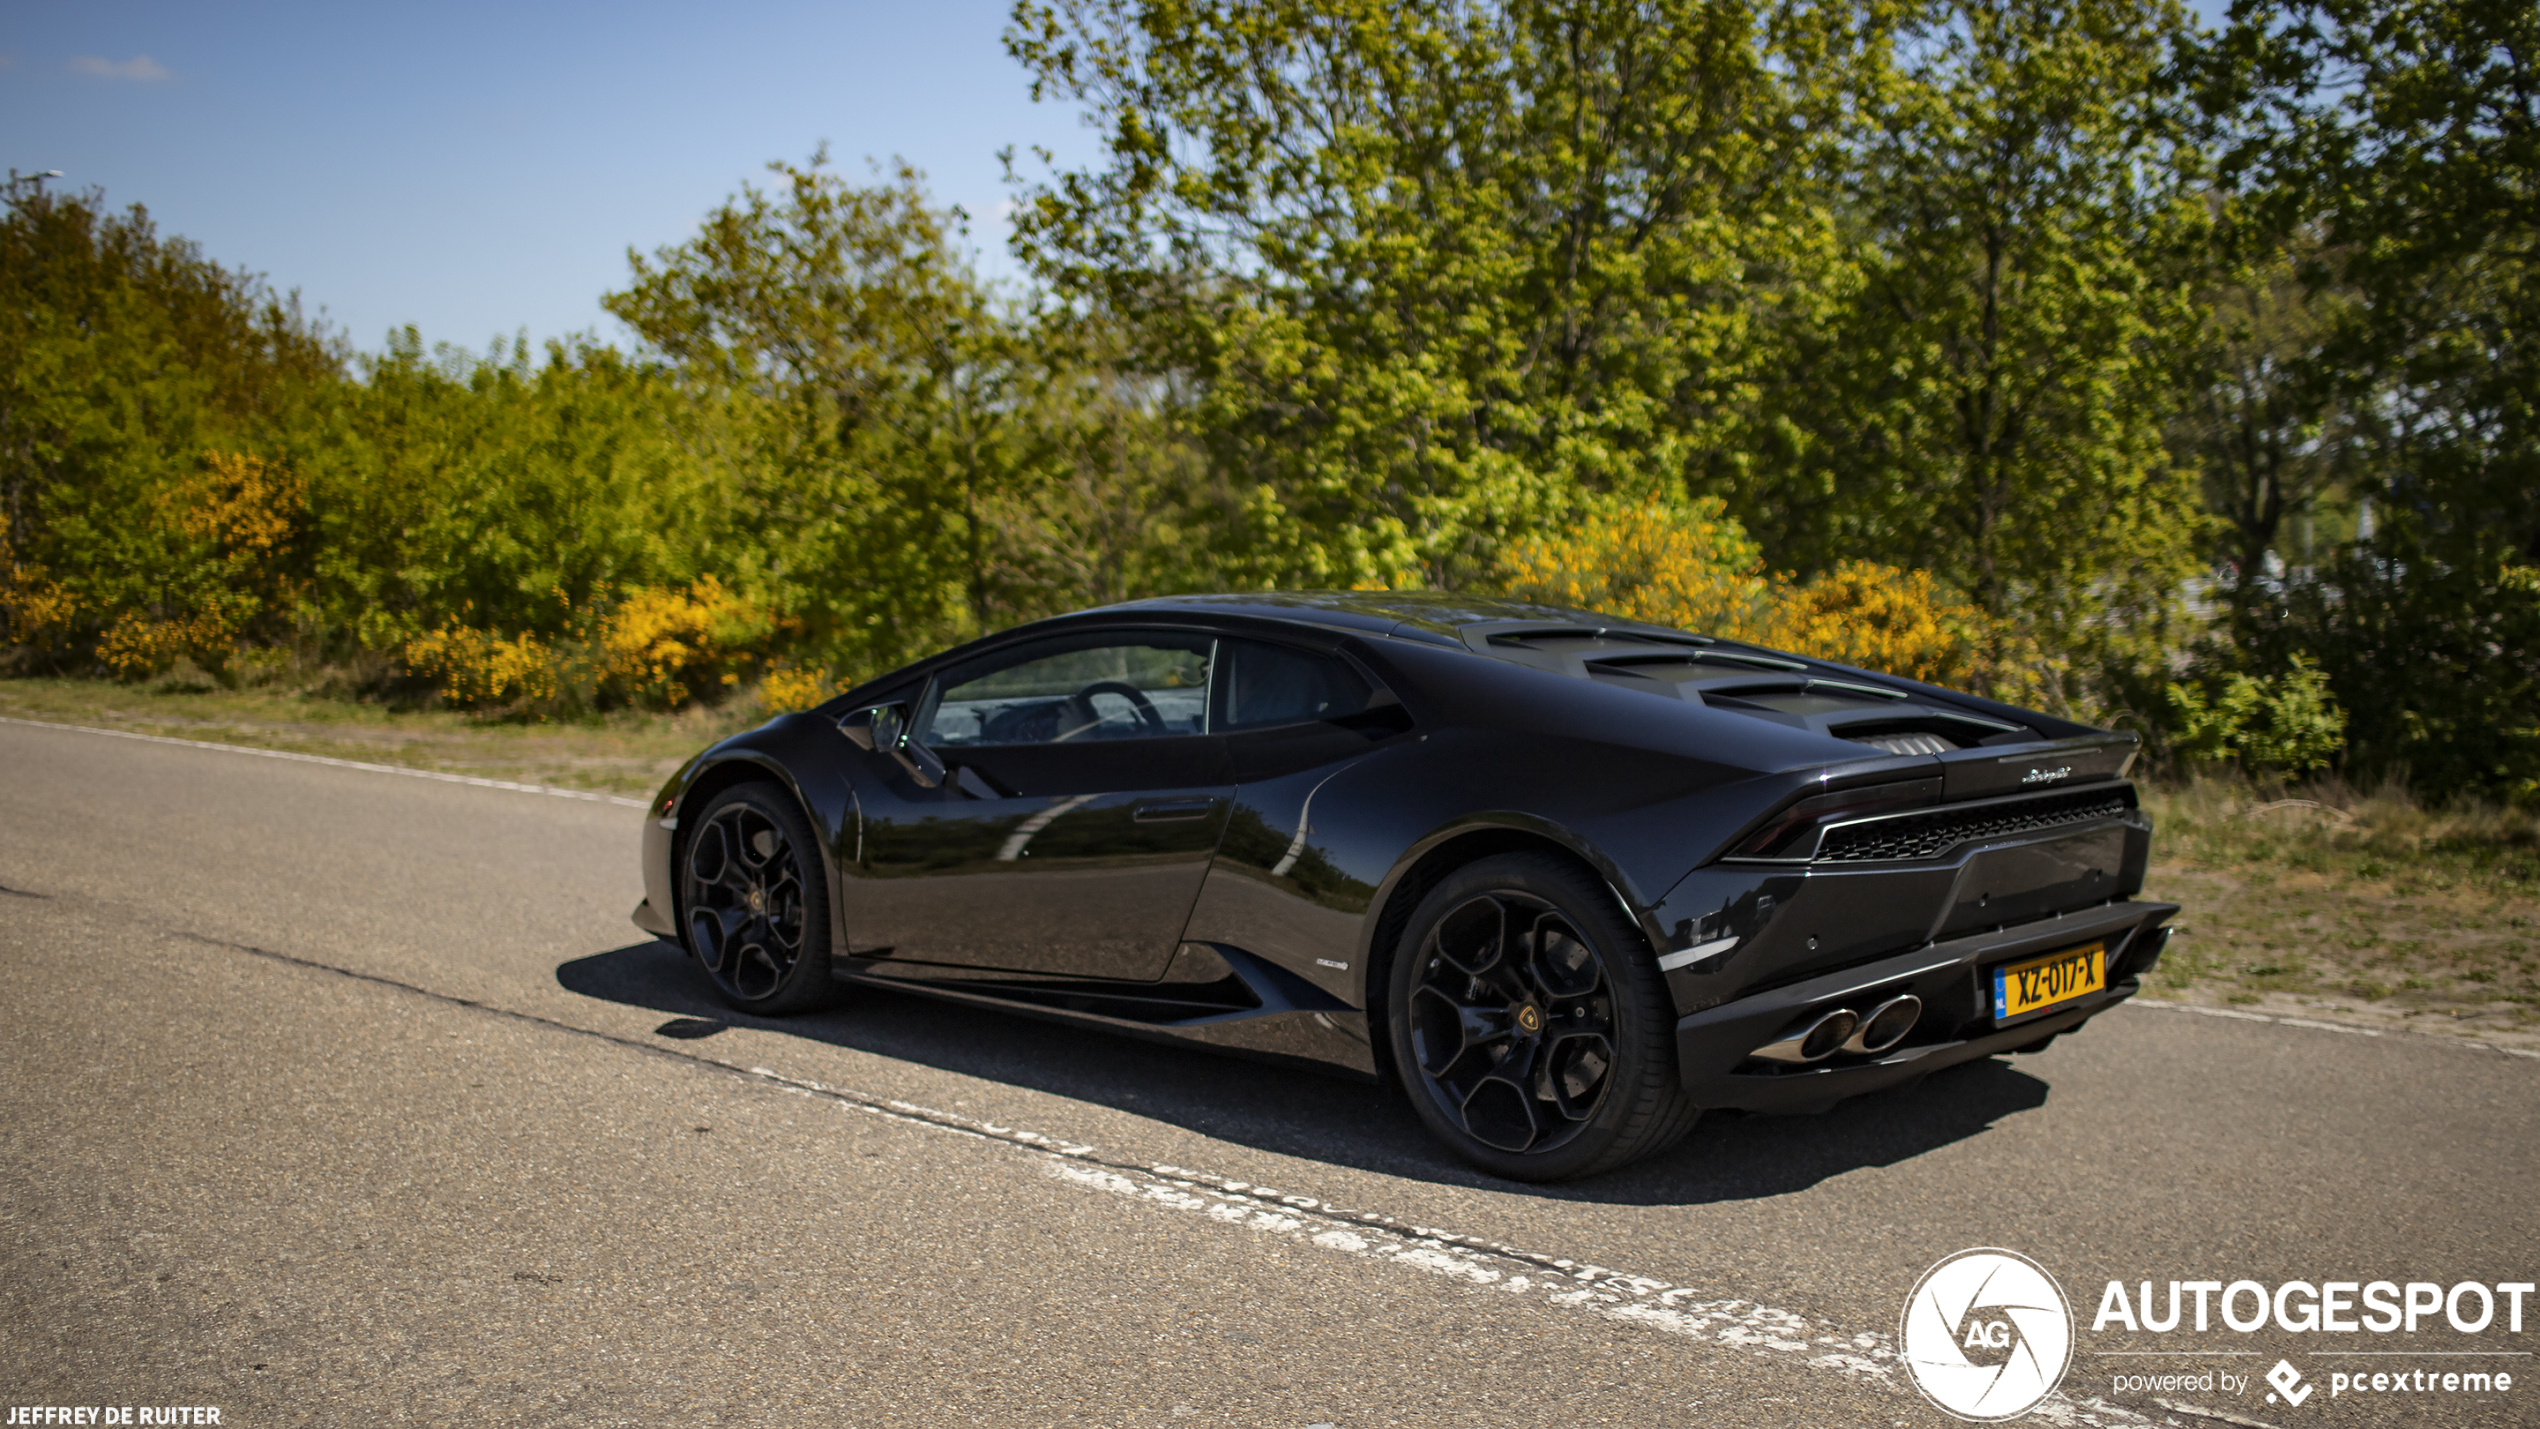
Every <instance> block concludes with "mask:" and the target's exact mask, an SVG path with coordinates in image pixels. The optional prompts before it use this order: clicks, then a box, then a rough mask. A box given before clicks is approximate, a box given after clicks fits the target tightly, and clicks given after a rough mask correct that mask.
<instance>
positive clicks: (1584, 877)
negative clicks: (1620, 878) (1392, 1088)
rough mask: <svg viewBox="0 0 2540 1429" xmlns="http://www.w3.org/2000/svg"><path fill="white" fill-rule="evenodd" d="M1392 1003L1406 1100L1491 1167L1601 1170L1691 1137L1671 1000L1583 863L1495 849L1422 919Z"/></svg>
mask: <svg viewBox="0 0 2540 1429" xmlns="http://www.w3.org/2000/svg"><path fill="white" fill-rule="evenodd" d="M1389 992H1390V996H1389V998H1388V1001H1387V1004H1386V1005H1387V1008H1388V1013H1387V1020H1388V1022H1389V1024H1390V1031H1391V1033H1392V1039H1391V1040H1392V1043H1393V1052H1394V1062H1395V1066H1396V1069H1397V1070H1398V1071H1399V1072H1400V1074H1401V1077H1402V1082H1403V1085H1404V1087H1405V1088H1406V1089H1407V1090H1408V1091H1409V1092H1410V1094H1411V1103H1412V1106H1413V1108H1414V1109H1415V1110H1417V1111H1418V1112H1419V1114H1420V1119H1421V1120H1422V1121H1424V1122H1426V1123H1427V1124H1428V1126H1429V1129H1430V1130H1431V1131H1433V1132H1435V1133H1436V1134H1437V1136H1438V1138H1439V1139H1440V1140H1442V1141H1444V1142H1446V1144H1447V1145H1448V1146H1450V1147H1452V1148H1453V1149H1454V1150H1455V1152H1456V1154H1458V1155H1460V1156H1462V1157H1463V1158H1464V1159H1465V1160H1467V1161H1470V1162H1472V1163H1473V1164H1474V1165H1476V1166H1479V1167H1481V1168H1482V1169H1484V1170H1486V1171H1489V1172H1491V1173H1493V1174H1495V1175H1499V1176H1505V1177H1508V1178H1510V1179H1512V1180H1520V1181H1554V1180H1562V1179H1566V1178H1569V1177H1574V1176H1587V1175H1593V1174H1594V1173H1596V1172H1599V1171H1605V1170H1610V1169H1612V1168H1613V1167H1616V1166H1620V1165H1622V1164H1624V1163H1625V1162H1627V1161H1632V1160H1635V1159H1637V1158H1639V1157H1642V1156H1646V1155H1649V1154H1650V1153H1652V1152H1654V1151H1659V1150H1662V1149H1664V1148H1665V1147H1667V1146H1669V1145H1671V1144H1673V1143H1674V1142H1675V1141H1676V1140H1677V1138H1679V1137H1681V1136H1683V1135H1684V1133H1685V1132H1686V1130H1688V1129H1689V1128H1690V1127H1691V1126H1692V1125H1693V1121H1694V1118H1695V1117H1696V1116H1697V1115H1698V1114H1699V1112H1698V1109H1697V1108H1695V1107H1693V1106H1692V1105H1691V1104H1690V1103H1689V1102H1688V1101H1687V1100H1686V1098H1685V1094H1684V1087H1683V1085H1682V1083H1681V1082H1680V1081H1679V1080H1678V1078H1677V1074H1676V1056H1675V1040H1674V1032H1675V1018H1674V1008H1673V1006H1672V1004H1671V1003H1670V1000H1669V999H1668V996H1667V989H1666V984H1665V982H1664V980H1663V979H1662V978H1661V977H1660V976H1659V974H1658V970H1657V967H1656V965H1655V964H1654V963H1653V961H1652V960H1651V958H1650V956H1649V953H1648V950H1647V948H1646V946H1645V945H1644V940H1643V939H1642V938H1641V936H1640V932H1639V930H1638V929H1637V928H1635V927H1633V926H1632V925H1631V923H1630V922H1628V921H1627V920H1626V919H1625V918H1624V917H1623V915H1622V911H1621V910H1620V909H1619V908H1617V907H1616V906H1615V904H1614V897H1613V894H1612V893H1611V892H1610V891H1609V890H1608V889H1606V887H1605V886H1604V884H1603V883H1602V882H1601V881H1600V880H1598V879H1596V878H1595V877H1593V876H1592V875H1590V874H1589V873H1588V872H1587V871H1586V870H1585V869H1582V868H1580V867H1578V866H1577V865H1575V864H1571V863H1568V862H1566V861H1564V860H1561V859H1558V858H1554V857H1552V856H1550V855H1547V854H1500V855H1496V856H1494V857H1491V858H1486V859H1483V860H1480V861H1479V862H1476V863H1473V864H1469V865H1467V866H1466V867H1464V868H1461V869H1458V870H1456V871H1455V872H1454V873H1452V874H1449V875H1448V876H1447V877H1446V879H1445V880H1444V881H1443V882H1441V883H1440V884H1439V885H1438V886H1437V887H1436V888H1434V889H1432V890H1430V892H1429V894H1428V896H1427V897H1426V898H1423V899H1422V900H1421V901H1420V906H1419V908H1418V909H1417V910H1415V911H1414V912H1413V914H1412V916H1411V923H1410V926H1409V928H1408V929H1407V930H1406V931H1405V932H1404V934H1403V940H1402V943H1401V945H1400V946H1399V947H1398V948H1397V949H1396V950H1395V953H1394V963H1393V975H1392V978H1391V979H1390V987H1389Z"/></svg>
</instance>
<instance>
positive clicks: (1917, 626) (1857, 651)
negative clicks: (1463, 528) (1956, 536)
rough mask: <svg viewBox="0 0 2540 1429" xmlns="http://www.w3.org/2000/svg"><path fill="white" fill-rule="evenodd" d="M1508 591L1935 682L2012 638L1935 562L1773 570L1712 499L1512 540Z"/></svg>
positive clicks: (1976, 669)
mask: <svg viewBox="0 0 2540 1429" xmlns="http://www.w3.org/2000/svg"><path fill="white" fill-rule="evenodd" d="M1501 570H1502V583H1503V585H1504V587H1505V589H1506V590H1507V591H1508V592H1509V593H1510V594H1512V595H1519V596H1523V597H1526V598H1528V599H1532V600H1540V601H1545V602H1548V603H1551V604H1556V605H1569V606H1576V607H1579V608H1581V609H1586V610H1596V611H1603V612H1606V613H1608V614H1612V615H1619V616H1623V617H1625V618H1627V619H1632V620H1645V621H1648V622H1650V623H1652V624H1656V625H1667V626H1673V627H1676V628H1678V629H1683V630H1692V631H1698V632H1700V633H1702V634H1705V635H1714V636H1718V637H1721V638H1723V639H1728V640H1751V641H1754V642H1755V643H1757V644H1760V645H1770V646H1774V647H1776V648H1779V649H1784V650H1790V651H1794V652H1796V653H1799V654H1803V655H1814V656H1817V657H1818V658H1820V659H1826V660H1834V661H1838V662H1840V663H1842V664H1846V665H1858V666H1861V667H1862V668H1864V669H1870V670H1880V671H1884V672H1886V673H1888V674H1893V675H1903V676H1906V677H1908V678H1911V679H1917V680H1931V681H1936V682H1940V683H1965V682H1971V681H1974V682H1982V683H1997V681H1993V680H1989V679H1987V678H1986V677H1987V676H1988V675H1989V674H1990V673H1991V671H1992V670H1993V668H1994V667H1995V666H1996V665H1997V664H1999V663H2001V662H1999V661H1998V660H1997V659H1995V658H1993V653H1994V651H1995V650H1996V649H1998V648H1999V647H2001V646H2003V645H2004V644H2006V643H2007V642H2005V641H2004V640H2002V639H1999V638H1992V637H1995V635H1996V632H1994V631H1993V630H1992V628H1991V625H1990V622H1988V621H1987V619H1986V617H1985V615H1984V612H1982V611H1981V610H1979V609H1977V608H1976V607H1975V606H1973V605H1971V604H1968V603H1967V602H1965V601H1962V600H1959V599H1957V598H1955V597H1954V596H1953V595H1951V594H1950V593H1949V592H1948V591H1947V590H1946V589H1944V588H1943V587H1942V586H1941V585H1940V583H1939V582H1938V581H1937V580H1935V579H1934V578H1933V577H1932V574H1931V572H1929V571H1909V570H1901V569H1899V568H1897V567H1894V566H1883V565H1878V564H1876V563H1873V562H1870V561H1845V562H1843V563H1842V564H1840V565H1838V566H1836V567H1835V568H1834V569H1833V570H1830V571H1827V572H1825V573H1824V574H1822V575H1820V576H1818V577H1816V578H1815V579H1814V580H1811V581H1808V582H1805V583H1804V584H1803V583H1798V582H1795V581H1794V580H1792V578H1790V577H1787V576H1784V577H1778V578H1776V577H1774V576H1771V575H1770V574H1768V573H1767V571H1766V570H1765V567H1764V560H1763V555H1762V552H1761V551H1760V550H1759V549H1758V548H1757V546H1756V544H1755V542H1754V541H1753V540H1751V539H1750V538H1749V537H1748V536H1747V534H1746V531H1745V528H1743V527H1742V526H1740V525H1739V524H1738V523H1737V522H1736V521H1735V520H1734V519H1732V518H1730V517H1729V516H1728V515H1727V514H1726V509H1725V507H1724V506H1723V504H1722V503H1721V502H1719V501H1718V500H1716V499H1711V498H1703V499H1700V500H1696V501H1694V502H1693V503H1691V504H1690V505H1688V506H1684V507H1667V506H1662V505H1659V504H1656V503H1650V504H1646V505H1640V506H1629V507H1622V508H1619V509H1614V510H1609V511H1603V512H1598V513H1596V514H1593V515H1591V516H1590V517H1588V519H1586V520H1584V521H1582V522H1580V523H1579V525H1578V526H1577V527H1576V528H1575V529H1574V530H1573V531H1571V532H1569V533H1567V534H1564V535H1559V536H1537V537H1533V538H1530V539H1527V540H1521V541H1517V542H1513V543H1511V544H1510V546H1509V547H1508V549H1507V550H1506V552H1505V553H1504V554H1503V557H1502V564H1501Z"/></svg>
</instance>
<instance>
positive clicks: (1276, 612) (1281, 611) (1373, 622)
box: [1082, 590, 1710, 649]
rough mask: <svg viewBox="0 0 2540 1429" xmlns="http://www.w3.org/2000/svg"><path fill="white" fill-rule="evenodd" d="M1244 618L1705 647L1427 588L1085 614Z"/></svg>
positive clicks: (1591, 614) (1223, 597)
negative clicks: (1596, 637)
mask: <svg viewBox="0 0 2540 1429" xmlns="http://www.w3.org/2000/svg"><path fill="white" fill-rule="evenodd" d="M1132 612H1137V613H1151V614H1164V613H1170V612H1187V613H1189V614H1194V615H1197V614H1214V615H1241V616H1250V617H1252V618H1254V619H1258V620H1277V621H1285V622H1288V623H1291V624H1298V625H1315V626H1321V627H1324V628H1325V629H1332V630H1345V631H1348V632H1350V633H1351V634H1356V635H1392V636H1395V637H1397V638H1408V639H1414V640H1418V639H1422V638H1423V637H1426V638H1427V641H1428V643H1431V644H1439V645H1461V646H1466V647H1468V648H1474V649H1479V648H1481V647H1482V645H1483V642H1484V641H1485V640H1487V638H1488V637H1489V636H1490V635H1493V634H1501V633H1508V632H1513V631H1518V630H1529V631H1544V632H1549V631H1552V630H1561V631H1567V632H1571V633H1576V634H1581V635H1587V634H1594V635H1600V636H1601V635H1608V634H1610V635H1613V636H1618V637H1621V638H1625V639H1643V640H1646V639H1650V638H1661V639H1667V640H1670V641H1671V642H1693V643H1700V644H1708V643H1710V641H1709V639H1708V637H1705V636H1700V635H1688V634H1686V633H1685V632H1683V631H1678V630H1669V629H1667V628H1666V627H1664V626H1659V625H1650V624H1647V623H1645V622H1641V621H1635V620H1621V619H1617V618H1616V617H1614V616H1611V615H1601V614H1599V613H1597V612H1595V611H1591V610H1580V609H1577V608H1575V607H1571V606H1561V605H1546V604H1542V603H1540V602H1536V601H1528V600H1517V599H1512V598H1510V597H1506V596H1489V595H1461V594H1455V593H1451V592H1447V591H1426V590H1297V591H1230V592H1226V593H1223V594H1216V595H1167V596H1156V597H1153V598H1151V599H1147V600H1133V601H1126V602H1123V603H1121V604H1119V605H1107V606H1103V607H1102V608H1100V609H1099V610H1089V611H1085V612H1082V613H1083V614H1085V615H1119V614H1127V613H1132Z"/></svg>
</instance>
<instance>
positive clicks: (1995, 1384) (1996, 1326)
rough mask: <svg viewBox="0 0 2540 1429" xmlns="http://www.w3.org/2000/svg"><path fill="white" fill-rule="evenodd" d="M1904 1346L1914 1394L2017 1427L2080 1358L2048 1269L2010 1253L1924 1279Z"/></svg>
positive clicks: (1910, 1305)
mask: <svg viewBox="0 0 2540 1429" xmlns="http://www.w3.org/2000/svg"><path fill="white" fill-rule="evenodd" d="M1897 1340H1898V1342H1899V1343H1900V1344H1902V1345H1903V1346H1904V1347H1905V1367H1906V1368H1907V1369H1908V1370H1910V1371H1911V1372H1912V1373H1913V1376H1914V1387H1915V1388H1916V1389H1919V1390H1921V1391H1922V1392H1923V1398H1925V1399H1928V1400H1930V1401H1931V1402H1932V1404H1933V1405H1934V1406H1935V1407H1936V1408H1938V1409H1939V1410H1941V1412H1943V1413H1945V1414H1948V1415H1951V1416H1953V1417H1955V1418H1959V1419H1967V1420H1973V1421H1975V1422H1977V1423H1982V1424H1991V1423H1998V1422H2000V1421H2002V1420H2005V1419H2017V1418H2019V1417H2020V1416H2021V1415H2023V1414H2026V1413H2028V1412H2029V1411H2030V1410H2031V1409H2034V1408H2036V1407H2037V1404H2038V1401H2040V1400H2042V1399H2044V1398H2045V1397H2046V1396H2047V1395H2048V1394H2050V1393H2052V1392H2053V1391H2054V1388H2055V1386H2056V1384H2057V1383H2058V1382H2059V1381H2061V1380H2062V1379H2063V1377H2064V1371H2065V1370H2066V1369H2067V1368H2069V1367H2070V1366H2071V1364H2072V1358H2073V1311H2072V1306H2071V1305H2070V1304H2069V1303H2067V1302H2066V1301H2065V1299H2064V1292H2063V1288H2062V1287H2061V1286H2058V1285H2057V1284H2056V1283H2055V1277H2054V1276H2051V1275H2049V1274H2047V1273H2046V1268H2045V1267H2044V1266H2042V1265H2039V1264H2038V1263H2037V1262H2036V1261H2034V1260H2031V1259H2029V1258H2028V1257H2027V1256H2025V1255H2022V1254H2020V1253H2019V1252H2018V1251H2013V1250H1996V1249H1993V1248H1991V1247H1981V1248H1978V1249H1975V1250H1962V1251H1960V1252H1958V1253H1957V1254H1956V1255H1953V1256H1950V1257H1948V1258H1947V1259H1945V1260H1943V1261H1941V1262H1940V1263H1939V1264H1938V1265H1935V1266H1933V1267H1932V1268H1931V1269H1929V1270H1926V1271H1924V1272H1923V1278H1922V1279H1920V1280H1917V1281H1915V1282H1914V1292H1913V1293H1912V1294H1911V1295H1908V1296H1906V1297H1905V1316H1904V1320H1903V1322H1902V1325H1901V1328H1900V1331H1899V1333H1898V1335H1897Z"/></svg>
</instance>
